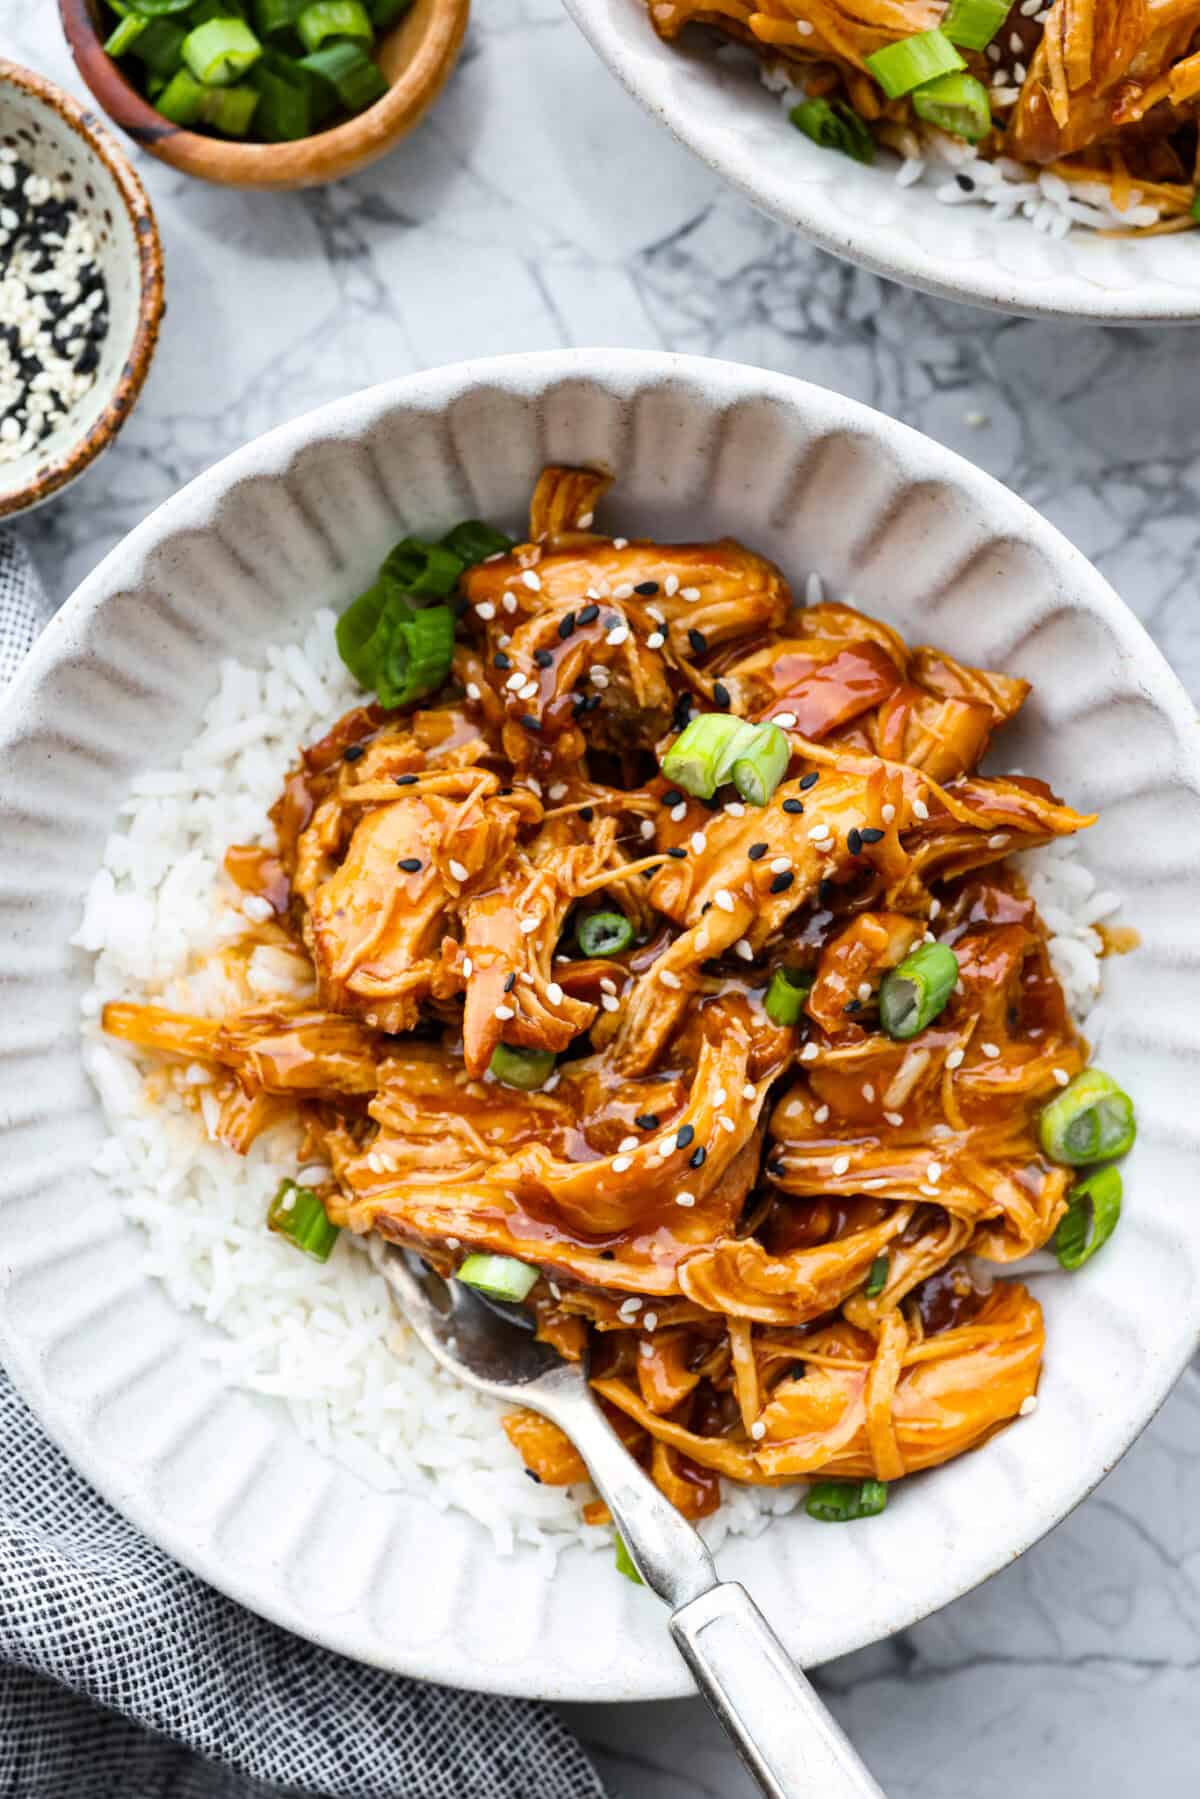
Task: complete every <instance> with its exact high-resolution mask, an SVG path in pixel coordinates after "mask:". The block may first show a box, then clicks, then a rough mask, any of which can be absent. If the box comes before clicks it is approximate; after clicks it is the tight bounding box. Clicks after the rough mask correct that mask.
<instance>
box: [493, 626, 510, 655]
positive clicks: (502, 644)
mask: <svg viewBox="0 0 1200 1799" xmlns="http://www.w3.org/2000/svg"><path fill="white" fill-rule="evenodd" d="M511 642H512V638H511V637H510V636H509V634H508V632H507V631H501V633H500V635H499V637H497V639H496V648H497V649H498V650H506V649H507V648H508V646H509V644H510V643H511Z"/></svg>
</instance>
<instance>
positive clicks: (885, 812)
mask: <svg viewBox="0 0 1200 1799" xmlns="http://www.w3.org/2000/svg"><path fill="white" fill-rule="evenodd" d="M879 816H880V818H881V819H882V820H883V822H884V824H885V825H890V824H891V822H892V820H893V819H894V818H895V816H896V808H895V806H893V805H892V804H891V802H890V801H889V802H888V804H887V805H886V806H880V808H879Z"/></svg>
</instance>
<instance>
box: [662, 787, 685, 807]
mask: <svg viewBox="0 0 1200 1799" xmlns="http://www.w3.org/2000/svg"><path fill="white" fill-rule="evenodd" d="M662 803H663V805H664V806H679V805H682V804H683V795H682V794H681V793H680V791H679V789H678V787H668V789H667V791H666V792H665V793H664V794H663V796H662Z"/></svg>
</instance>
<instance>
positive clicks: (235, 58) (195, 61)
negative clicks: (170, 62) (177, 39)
mask: <svg viewBox="0 0 1200 1799" xmlns="http://www.w3.org/2000/svg"><path fill="white" fill-rule="evenodd" d="M182 54H183V60H184V62H185V63H186V64H187V66H188V68H189V69H190V70H191V72H192V74H193V75H194V76H195V77H196V80H197V81H203V82H204V84H205V86H206V87H228V86H229V85H230V83H232V82H234V81H236V80H237V78H238V76H239V75H244V74H245V73H246V70H247V69H248V68H250V67H251V65H252V64H253V63H256V62H257V61H258V59H259V57H260V56H261V55H262V45H261V44H260V43H259V41H258V39H257V38H256V37H255V35H254V33H253V32H252V31H251V29H250V27H249V25H247V24H246V21H245V20H244V19H208V20H206V21H205V23H204V24H203V25H197V26H196V28H195V30H194V31H189V32H188V34H187V36H186V37H185V38H184V40H183V50H182Z"/></svg>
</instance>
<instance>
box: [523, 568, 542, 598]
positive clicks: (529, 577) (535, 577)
mask: <svg viewBox="0 0 1200 1799" xmlns="http://www.w3.org/2000/svg"><path fill="white" fill-rule="evenodd" d="M521 580H522V581H523V582H524V584H525V586H526V587H527V588H528V589H529V591H530V593H541V591H542V577H541V576H540V575H539V574H537V573H536V572H535V571H534V570H533V569H531V568H525V569H522V570H521Z"/></svg>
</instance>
